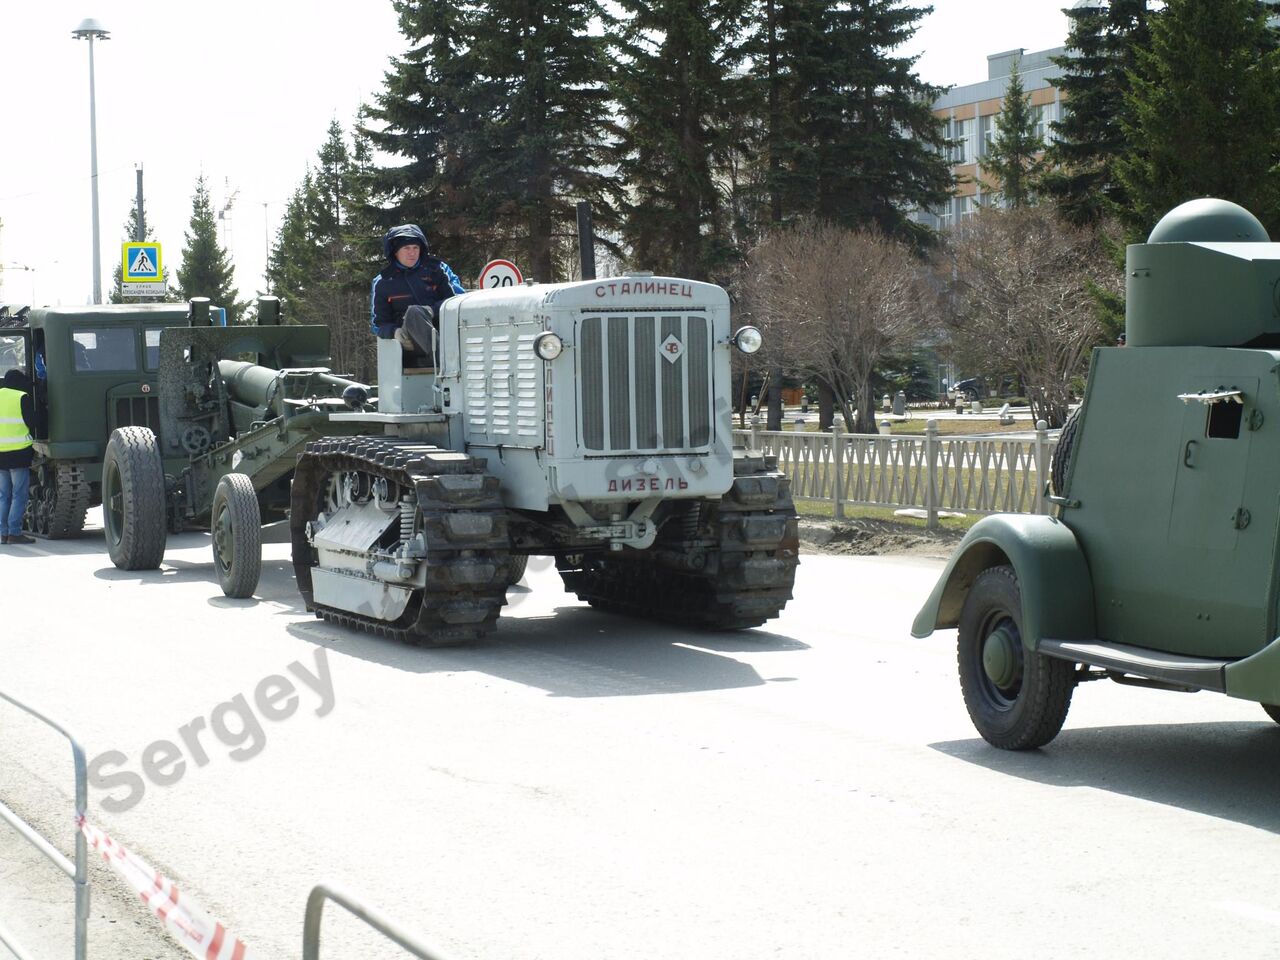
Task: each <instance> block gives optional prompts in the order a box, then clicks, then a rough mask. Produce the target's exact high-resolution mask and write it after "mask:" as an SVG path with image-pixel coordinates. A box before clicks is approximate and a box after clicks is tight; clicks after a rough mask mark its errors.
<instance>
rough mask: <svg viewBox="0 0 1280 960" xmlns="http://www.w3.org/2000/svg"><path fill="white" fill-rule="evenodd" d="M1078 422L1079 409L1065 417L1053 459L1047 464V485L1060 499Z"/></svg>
mask: <svg viewBox="0 0 1280 960" xmlns="http://www.w3.org/2000/svg"><path fill="white" fill-rule="evenodd" d="M1079 422H1080V408H1079V407H1076V408H1075V409H1074V410H1072V411H1071V413H1069V414H1068V415H1067V422H1066V423H1064V424H1063V425H1062V432H1060V433H1059V434H1058V446H1057V447H1056V448H1055V449H1054V451H1053V459H1052V460H1051V461H1050V462H1049V483H1050V484H1051V485H1052V487H1053V494H1054V496H1057V497H1061V496H1063V495H1064V493H1063V491H1065V490H1066V489H1067V474H1068V473H1069V472H1070V470H1071V454H1072V453H1073V452H1074V451H1075V445H1076V428H1077V426H1078V425H1079Z"/></svg>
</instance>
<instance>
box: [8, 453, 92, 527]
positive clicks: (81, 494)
mask: <svg viewBox="0 0 1280 960" xmlns="http://www.w3.org/2000/svg"><path fill="white" fill-rule="evenodd" d="M32 473H33V477H32V482H31V490H30V496H29V497H28V499H27V512H26V515H25V517H24V522H25V526H26V528H27V529H28V530H30V531H31V532H32V533H35V534H37V535H38V536H41V537H48V538H49V539H50V540H64V539H67V538H69V537H78V536H79V535H80V533H81V531H83V530H84V518H85V513H86V511H88V509H89V507H90V506H92V504H93V489H92V487H91V486H90V485H89V481H88V480H87V479H85V475H84V466H83V465H82V464H79V463H68V462H66V461H61V460H39V461H37V462H36V464H35V466H34V467H32Z"/></svg>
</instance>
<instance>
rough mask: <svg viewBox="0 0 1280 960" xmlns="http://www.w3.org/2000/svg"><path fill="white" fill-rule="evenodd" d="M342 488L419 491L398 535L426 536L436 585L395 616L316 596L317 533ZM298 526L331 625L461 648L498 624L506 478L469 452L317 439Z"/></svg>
mask: <svg viewBox="0 0 1280 960" xmlns="http://www.w3.org/2000/svg"><path fill="white" fill-rule="evenodd" d="M339 486H345V488H346V489H347V490H354V491H357V492H358V493H359V494H360V495H365V494H366V493H367V492H368V491H372V490H374V489H375V488H385V489H392V488H394V489H397V490H401V491H405V492H406V494H407V495H408V496H409V498H410V499H409V502H408V504H407V507H408V513H410V514H412V517H411V518H410V517H407V516H406V517H405V518H404V519H403V520H402V524H403V526H402V528H401V531H400V534H398V535H399V536H401V537H402V538H403V537H404V535H406V534H408V535H411V536H412V538H413V539H417V538H418V537H421V541H422V545H423V546H424V548H425V559H424V560H423V561H422V563H424V564H425V567H426V585H425V587H422V588H414V590H413V592H412V594H411V596H410V599H409V602H408V604H407V606H406V607H405V609H404V611H403V613H402V614H401V615H399V616H398V617H397V618H396V619H395V620H382V619H378V618H377V617H375V616H371V615H369V614H368V613H363V612H361V613H357V612H354V611H352V610H347V609H338V608H336V607H333V606H326V605H325V604H322V603H319V602H317V601H316V599H315V593H316V591H315V589H314V585H313V581H314V578H313V575H312V574H313V571H314V570H315V569H316V568H317V567H318V566H319V561H320V557H319V552H318V551H317V550H316V548H315V547H314V546H313V545H312V531H313V529H314V527H315V525H317V524H322V523H323V522H324V518H323V514H325V512H326V510H328V509H332V507H333V503H332V502H331V501H332V497H333V492H334V490H335V489H336V488H338V487H339ZM289 531H290V537H291V539H292V542H293V570H294V575H295V576H296V577H297V581H298V590H299V592H300V593H301V594H302V597H303V600H304V601H305V602H306V605H307V609H308V610H311V611H313V612H314V613H315V614H316V616H318V617H320V618H322V619H324V620H328V621H330V622H331V623H336V624H339V625H341V626H346V627H352V628H354V629H356V630H363V631H365V632H366V633H372V634H375V635H378V636H384V637H391V638H393V639H397V640H401V641H404V642H406V643H413V644H417V645H418V646H424V647H443V646H452V645H455V644H459V643H467V642H470V641H473V640H476V639H478V638H480V637H482V636H484V635H485V634H486V633H489V632H490V631H491V630H493V628H494V626H495V625H496V623H497V619H498V614H499V613H500V612H501V610H502V606H503V604H505V603H506V602H507V600H506V596H507V594H506V591H507V578H508V563H509V560H510V552H509V551H510V540H509V537H508V534H507V515H506V510H505V508H504V507H503V505H502V498H501V495H500V492H499V486H498V480H497V478H495V477H491V476H488V475H487V474H486V473H485V472H484V470H483V468H482V466H481V465H480V463H479V462H477V461H476V460H474V459H472V458H471V457H468V456H466V455H465V454H460V453H452V452H450V451H447V450H441V449H439V448H437V447H433V446H430V445H429V444H426V443H423V442H421V441H414V440H402V439H399V438H396V437H351V438H327V439H324V440H317V441H314V442H312V443H308V444H307V448H306V451H305V452H304V453H303V454H302V456H301V457H299V458H298V466H297V469H296V470H295V471H294V475H293V488H292V495H291V507H290V511H289ZM400 542H401V543H403V539H402V540H401V541H400ZM368 559H373V558H372V557H369V558H368ZM356 582H357V583H358V578H356ZM369 587H370V589H371V590H374V591H376V590H377V582H376V581H370V582H369Z"/></svg>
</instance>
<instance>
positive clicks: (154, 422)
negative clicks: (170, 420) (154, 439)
mask: <svg viewBox="0 0 1280 960" xmlns="http://www.w3.org/2000/svg"><path fill="white" fill-rule="evenodd" d="M117 427H149V428H150V429H151V430H152V432H154V433H155V435H156V436H159V435H160V400H159V399H158V398H157V397H117V398H116V406H115V418H114V419H113V420H112V422H111V429H112V430H114V429H116V428H117Z"/></svg>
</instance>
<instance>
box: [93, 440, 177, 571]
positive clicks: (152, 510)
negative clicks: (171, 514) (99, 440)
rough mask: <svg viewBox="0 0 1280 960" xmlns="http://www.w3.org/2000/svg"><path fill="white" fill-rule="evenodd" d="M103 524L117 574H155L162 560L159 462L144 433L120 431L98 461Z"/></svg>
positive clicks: (163, 526)
mask: <svg viewBox="0 0 1280 960" xmlns="http://www.w3.org/2000/svg"><path fill="white" fill-rule="evenodd" d="M102 524H103V527H104V528H105V532H106V539H107V552H108V553H109V554H111V562H112V563H114V564H115V565H116V566H117V567H119V568H120V569H121V570H155V569H158V568H159V566H160V564H161V562H162V561H163V560H164V546H165V541H166V539H167V538H168V530H167V528H166V524H165V492H164V461H163V460H162V459H161V457H160V444H159V443H158V442H157V441H156V435H155V434H154V433H152V432H151V431H150V430H148V429H147V428H146V427H120V428H119V429H118V430H115V431H114V432H112V434H111V439H110V440H108V441H107V454H106V456H105V457H104V458H103V461H102Z"/></svg>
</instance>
